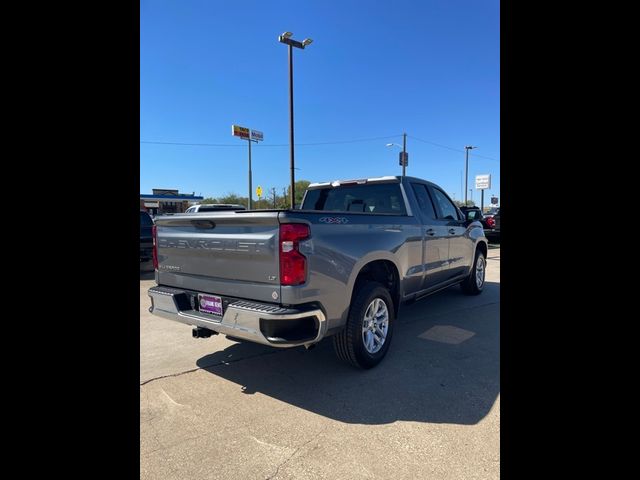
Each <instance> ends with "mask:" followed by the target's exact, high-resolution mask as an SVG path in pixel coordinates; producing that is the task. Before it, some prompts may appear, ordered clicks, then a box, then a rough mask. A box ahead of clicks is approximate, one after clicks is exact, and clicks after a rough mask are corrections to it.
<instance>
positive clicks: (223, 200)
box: [218, 193, 248, 206]
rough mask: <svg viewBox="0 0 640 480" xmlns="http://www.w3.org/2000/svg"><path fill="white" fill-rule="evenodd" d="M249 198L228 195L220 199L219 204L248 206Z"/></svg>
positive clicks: (233, 194)
mask: <svg viewBox="0 0 640 480" xmlns="http://www.w3.org/2000/svg"><path fill="white" fill-rule="evenodd" d="M247 200H248V197H240V196H239V195H237V194H235V193H227V194H226V195H225V196H224V197H220V199H219V202H218V203H235V204H237V205H244V206H246V205H247Z"/></svg>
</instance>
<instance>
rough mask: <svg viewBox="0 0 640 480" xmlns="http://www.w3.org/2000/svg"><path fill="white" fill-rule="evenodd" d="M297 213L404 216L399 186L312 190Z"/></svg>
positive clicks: (405, 211) (352, 186)
mask: <svg viewBox="0 0 640 480" xmlns="http://www.w3.org/2000/svg"><path fill="white" fill-rule="evenodd" d="M301 210H316V211H331V212H345V213H368V214H374V215H375V214H387V215H406V214H407V210H406V208H405V205H404V199H403V197H402V192H401V190H400V184H399V183H376V184H368V185H344V186H338V187H326V188H314V189H311V190H308V191H307V193H306V196H305V198H304V203H303V204H302V208H301Z"/></svg>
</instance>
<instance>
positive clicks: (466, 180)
mask: <svg viewBox="0 0 640 480" xmlns="http://www.w3.org/2000/svg"><path fill="white" fill-rule="evenodd" d="M474 148H478V147H473V146H471V145H467V146H466V147H464V149H465V152H466V159H465V161H464V204H465V205H466V204H467V187H468V184H467V183H468V180H469V150H473V149H474Z"/></svg>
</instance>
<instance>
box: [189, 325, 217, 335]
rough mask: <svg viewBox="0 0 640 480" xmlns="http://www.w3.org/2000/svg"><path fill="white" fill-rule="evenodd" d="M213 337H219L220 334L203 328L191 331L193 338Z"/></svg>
mask: <svg viewBox="0 0 640 480" xmlns="http://www.w3.org/2000/svg"><path fill="white" fill-rule="evenodd" d="M211 335H218V332H214V331H213V330H209V329H208V328H202V327H195V328H194V329H193V330H191V336H192V337H193V338H209V337H210V336H211Z"/></svg>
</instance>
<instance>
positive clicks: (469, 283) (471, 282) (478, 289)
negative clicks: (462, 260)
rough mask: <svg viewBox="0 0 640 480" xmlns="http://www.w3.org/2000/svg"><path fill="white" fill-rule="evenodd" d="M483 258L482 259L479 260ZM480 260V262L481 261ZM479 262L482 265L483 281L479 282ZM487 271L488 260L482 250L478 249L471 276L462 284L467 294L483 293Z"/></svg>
mask: <svg viewBox="0 0 640 480" xmlns="http://www.w3.org/2000/svg"><path fill="white" fill-rule="evenodd" d="M478 259H481V260H478ZM479 262H480V263H479ZM479 264H481V265H482V270H483V273H482V282H479V281H478V279H477V273H478V272H477V269H478V266H479ZM486 272H487V260H486V258H485V256H484V253H482V252H481V251H480V250H476V256H475V258H474V259H473V267H472V268H471V272H470V273H469V276H468V277H467V278H466V279H465V280H464V281H463V282H462V283H461V284H460V287H462V291H463V292H464V293H466V294H467V295H479V294H481V293H482V289H483V288H484V284H485V275H486Z"/></svg>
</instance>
